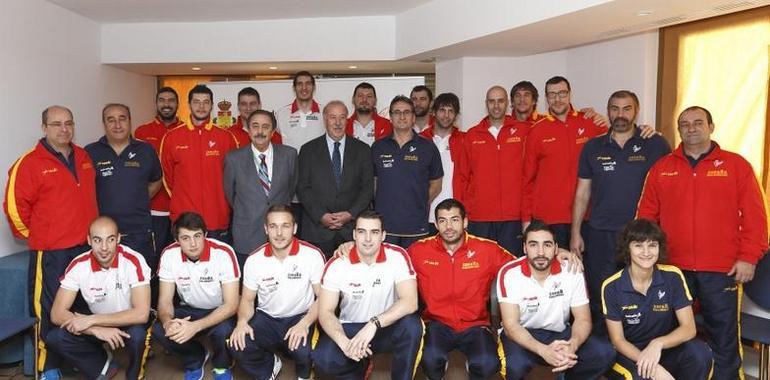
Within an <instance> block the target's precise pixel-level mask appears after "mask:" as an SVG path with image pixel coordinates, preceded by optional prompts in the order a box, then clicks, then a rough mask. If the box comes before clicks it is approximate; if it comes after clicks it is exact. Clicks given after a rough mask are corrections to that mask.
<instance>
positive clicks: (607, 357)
mask: <svg viewBox="0 0 770 380" xmlns="http://www.w3.org/2000/svg"><path fill="white" fill-rule="evenodd" d="M527 331H529V333H530V334H532V337H533V338H535V339H536V340H537V341H538V342H540V343H543V344H546V345H547V344H551V342H553V341H554V340H558V339H561V340H569V338H570V337H571V336H572V329H571V328H570V327H567V328H566V329H564V331H562V332H554V331H549V330H540V329H527ZM500 341H501V343H502V345H503V352H504V353H505V362H504V363H503V365H504V369H505V370H504V373H503V376H504V377H505V379H506V380H514V379H523V378H524V376H526V375H527V374H528V373H529V371H531V370H532V367H533V366H534V365H535V363H540V364H545V361H544V360H543V359H542V358H541V357H540V356H539V355H537V354H536V353H534V352H531V351H529V350H527V349H526V348H524V347H521V346H519V345H518V344H516V343H515V342H514V341H512V340H510V339H508V337H507V336H505V335H503V336H501V337H500ZM575 354H576V355H577V357H578V358H577V364H575V366H574V367H572V368H570V369H568V370H566V371H565V372H564V375H565V379H576V380H590V379H598V378H599V376H601V375H602V374H604V372H606V371H607V370H608V369H609V368H610V367H611V366H612V364H613V362H614V360H615V349H614V348H612V344H610V342H609V341H608V340H606V339H601V338H597V337H595V336H593V335H589V337H588V339H586V341H585V342H583V344H582V345H581V346H580V348H578V350H577V352H576V353H575Z"/></svg>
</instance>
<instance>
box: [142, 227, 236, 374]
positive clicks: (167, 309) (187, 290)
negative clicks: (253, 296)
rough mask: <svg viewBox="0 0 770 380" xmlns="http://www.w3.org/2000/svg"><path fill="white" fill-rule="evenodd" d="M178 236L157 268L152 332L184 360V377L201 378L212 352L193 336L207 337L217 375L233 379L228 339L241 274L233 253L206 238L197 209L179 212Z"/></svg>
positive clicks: (224, 245)
mask: <svg viewBox="0 0 770 380" xmlns="http://www.w3.org/2000/svg"><path fill="white" fill-rule="evenodd" d="M174 239H175V240H176V243H173V244H171V245H169V246H168V247H166V249H165V250H163V253H162V254H161V258H160V264H159V266H158V277H159V279H160V290H159V291H158V322H157V323H155V326H153V329H152V336H153V337H154V338H155V339H156V340H157V341H158V342H159V343H160V344H162V345H163V347H165V348H166V350H168V351H170V352H171V353H172V354H174V355H175V356H177V357H178V358H179V359H180V360H181V361H182V364H183V365H184V378H185V380H199V379H202V378H203V368H204V366H205V365H206V361H207V360H208V359H209V356H210V354H209V352H208V351H207V350H206V349H205V348H204V347H203V345H202V344H201V343H200V342H198V341H197V340H196V339H195V338H199V337H202V336H206V337H207V338H208V341H209V343H210V347H211V350H212V351H213V355H212V364H213V367H214V379H216V380H230V379H232V378H233V376H232V373H231V371H230V365H231V364H232V359H231V358H230V354H229V352H228V351H227V346H226V344H225V340H226V339H227V337H228V336H230V333H231V332H232V331H233V321H232V318H231V317H232V316H233V315H235V311H236V310H237V308H238V280H239V279H240V275H241V274H240V270H239V267H238V260H237V259H236V257H235V251H233V249H232V248H231V247H230V246H229V245H227V244H225V243H222V242H220V241H218V240H214V239H209V238H206V223H205V222H204V221H203V218H202V217H201V216H200V215H198V214H196V213H194V212H184V213H182V214H181V215H179V218H177V220H176V223H174ZM175 295H176V296H178V297H174V296H175ZM175 298H177V299H178V303H177V304H176V305H175V304H174V299H175Z"/></svg>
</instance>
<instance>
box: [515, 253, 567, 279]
mask: <svg viewBox="0 0 770 380" xmlns="http://www.w3.org/2000/svg"><path fill="white" fill-rule="evenodd" d="M559 273H561V263H560V262H559V259H557V258H555V257H554V258H553V260H551V274H559ZM521 274H523V275H525V276H527V277H532V269H531V268H530V267H529V261H527V262H526V263H524V265H522V266H521Z"/></svg>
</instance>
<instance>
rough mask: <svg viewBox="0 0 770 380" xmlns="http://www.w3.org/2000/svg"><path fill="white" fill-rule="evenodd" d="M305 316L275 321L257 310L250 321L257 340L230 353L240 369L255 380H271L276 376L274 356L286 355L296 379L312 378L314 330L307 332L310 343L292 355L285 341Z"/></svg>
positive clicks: (247, 342)
mask: <svg viewBox="0 0 770 380" xmlns="http://www.w3.org/2000/svg"><path fill="white" fill-rule="evenodd" d="M304 316H305V314H299V315H295V316H293V317H288V318H273V317H271V316H270V315H268V314H267V313H264V312H262V311H259V310H257V311H256V312H255V313H254V316H253V317H251V320H250V321H249V326H251V328H252V329H253V330H254V340H251V339H250V338H249V337H248V336H247V337H246V348H244V349H243V351H236V350H233V349H232V348H230V352H231V354H232V355H233V357H234V358H235V361H236V362H237V363H238V365H239V366H240V367H241V368H242V369H243V371H244V372H246V374H247V375H249V378H252V379H260V380H261V379H269V378H270V375H272V373H273V364H274V360H275V358H274V357H273V355H274V354H279V353H280V354H283V355H285V356H287V357H290V358H291V360H293V361H294V364H295V371H296V373H297V377H301V378H303V379H308V378H310V370H311V367H312V365H311V362H310V345H311V339H312V337H313V336H314V332H315V327H313V326H311V327H310V331H308V342H307V344H306V345H304V346H299V347H298V348H297V349H296V350H294V351H290V350H289V347H288V344H287V343H288V342H287V341H286V340H284V339H283V338H284V337H285V336H286V332H287V331H289V329H290V328H291V327H292V326H294V325H296V324H297V322H299V321H300V319H302V317H304Z"/></svg>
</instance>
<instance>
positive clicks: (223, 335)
mask: <svg viewBox="0 0 770 380" xmlns="http://www.w3.org/2000/svg"><path fill="white" fill-rule="evenodd" d="M212 311H213V310H205V309H196V308H194V307H191V306H177V307H175V308H174V318H186V317H190V320H191V321H196V320H199V319H203V318H205V317H206V316H207V315H209V314H211V312H212ZM233 327H234V324H233V320H232V319H226V320H224V321H222V322H220V323H219V324H217V325H214V326H211V327H209V328H207V329H205V330H203V331H201V332H199V333H198V334H196V335H195V337H193V338H192V339H190V340H188V341H187V342H184V343H182V344H179V343H176V342H174V341H172V340H171V339H169V338H167V337H166V331H165V330H164V329H163V324H161V323H160V321H158V322H156V323H155V325H154V326H153V327H152V337H153V338H155V340H157V341H158V343H160V344H161V345H162V346H163V347H164V348H165V349H167V350H168V351H169V352H171V353H172V354H174V356H176V357H177V358H179V359H180V360H181V361H182V364H183V365H184V368H185V369H186V370H193V369H197V368H200V367H201V365H202V364H203V360H204V358H205V355H206V348H205V347H203V345H202V344H201V343H200V342H199V341H198V339H200V338H201V337H204V336H205V337H206V338H208V341H209V344H210V345H211V350H212V351H213V352H212V353H211V364H212V365H213V366H214V368H229V367H230V365H231V364H232V359H231V358H230V352H229V351H228V350H227V339H228V338H229V337H230V334H231V333H232V332H233Z"/></svg>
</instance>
